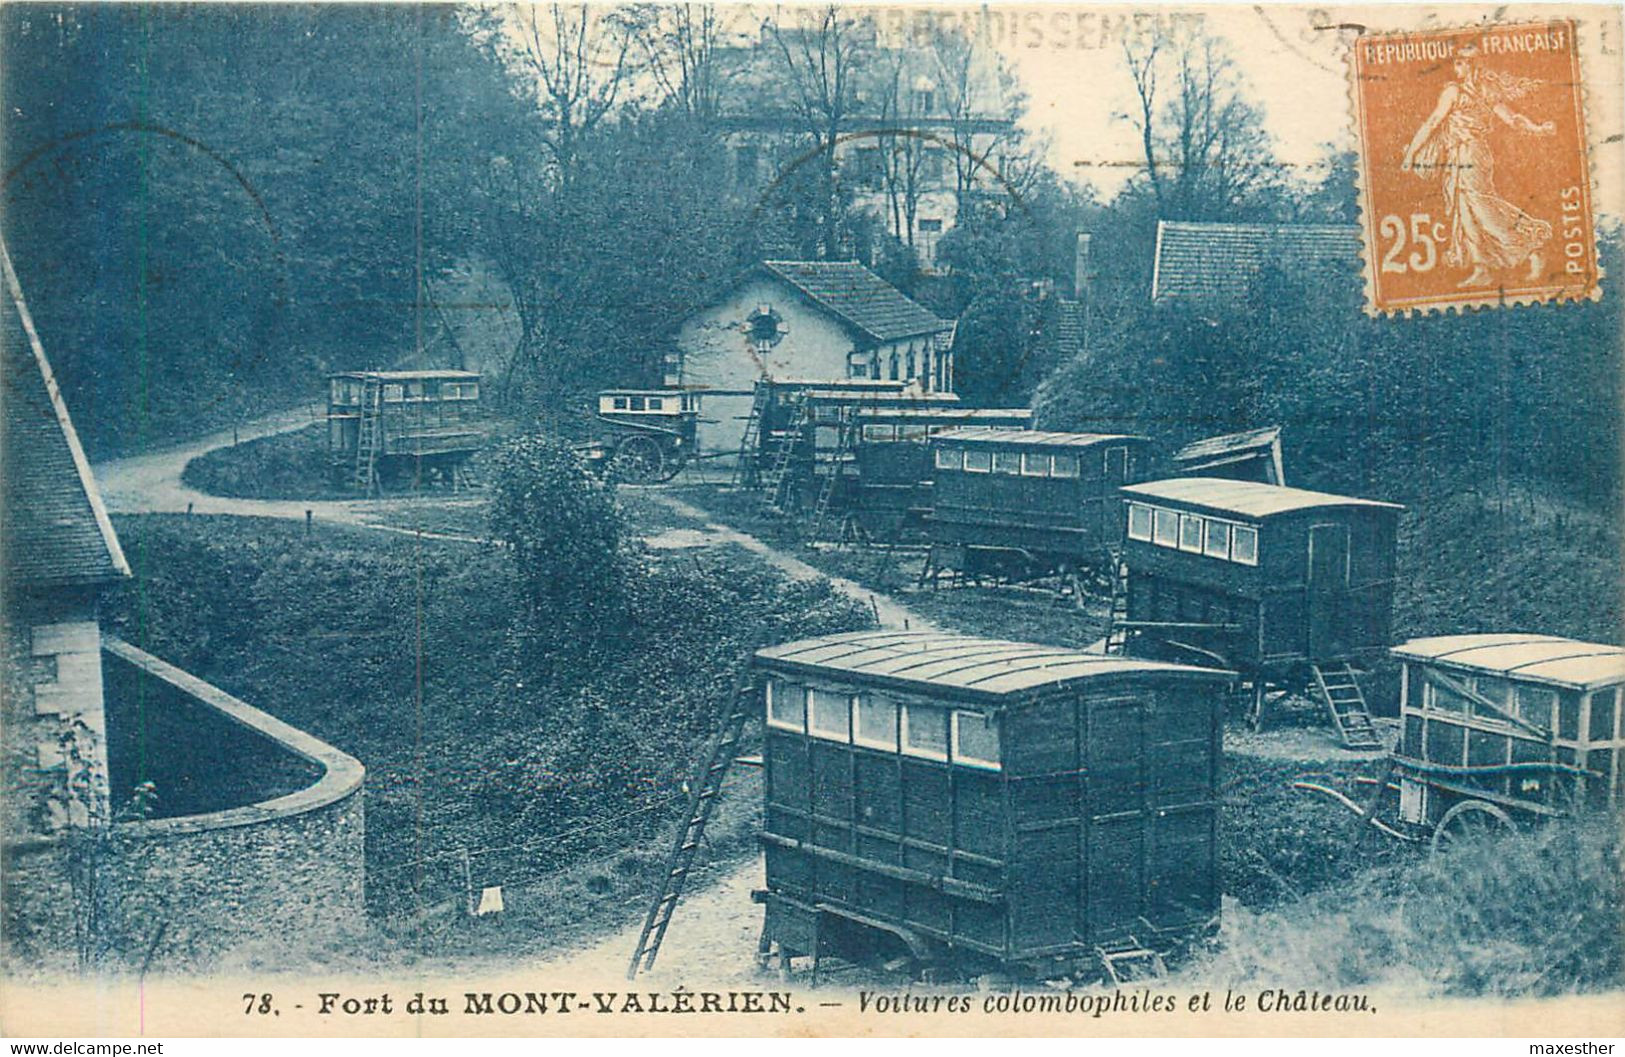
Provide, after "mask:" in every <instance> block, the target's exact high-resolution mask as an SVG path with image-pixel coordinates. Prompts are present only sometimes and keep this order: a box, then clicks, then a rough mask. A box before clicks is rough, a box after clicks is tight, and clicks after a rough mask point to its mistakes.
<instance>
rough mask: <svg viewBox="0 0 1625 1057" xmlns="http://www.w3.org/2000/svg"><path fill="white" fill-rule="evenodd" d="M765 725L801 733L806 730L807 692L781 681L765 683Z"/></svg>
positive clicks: (774, 680)
mask: <svg viewBox="0 0 1625 1057" xmlns="http://www.w3.org/2000/svg"><path fill="white" fill-rule="evenodd" d="M767 725H768V726H770V727H777V728H779V729H780V730H793V731H796V732H797V733H803V732H805V731H806V729H807V690H806V688H805V687H802V686H797V685H796V684H795V683H787V682H785V681H784V680H783V679H769V680H768V681H767Z"/></svg>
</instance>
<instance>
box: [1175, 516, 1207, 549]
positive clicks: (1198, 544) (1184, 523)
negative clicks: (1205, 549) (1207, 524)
mask: <svg viewBox="0 0 1625 1057" xmlns="http://www.w3.org/2000/svg"><path fill="white" fill-rule="evenodd" d="M1179 549H1180V550H1182V551H1193V552H1195V553H1198V554H1200V553H1201V551H1202V519H1201V518H1200V517H1198V516H1197V515H1195V514H1181V515H1179Z"/></svg>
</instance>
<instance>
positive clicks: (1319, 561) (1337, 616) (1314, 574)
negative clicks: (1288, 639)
mask: <svg viewBox="0 0 1625 1057" xmlns="http://www.w3.org/2000/svg"><path fill="white" fill-rule="evenodd" d="M1348 588H1349V529H1348V526H1347V525H1312V526H1310V528H1309V656H1310V658H1311V659H1313V660H1320V659H1325V658H1331V657H1341V656H1344V655H1345V654H1347V652H1348V638H1349V636H1348V626H1349V613H1348V602H1349V599H1348Z"/></svg>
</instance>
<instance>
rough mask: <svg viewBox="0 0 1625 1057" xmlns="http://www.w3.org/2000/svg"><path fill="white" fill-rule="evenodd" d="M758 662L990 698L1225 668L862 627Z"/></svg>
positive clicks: (782, 649) (777, 650)
mask: <svg viewBox="0 0 1625 1057" xmlns="http://www.w3.org/2000/svg"><path fill="white" fill-rule="evenodd" d="M756 660H757V661H758V663H761V664H763V665H765V666H766V667H769V668H783V669H789V670H792V671H801V672H809V673H817V672H827V673H833V674H836V675H838V676H846V677H847V678H850V679H859V680H870V679H872V680H875V681H877V682H883V683H889V684H892V685H897V686H901V687H905V688H909V689H916V690H927V691H930V690H937V691H947V692H958V693H960V694H967V695H969V694H975V695H977V696H982V697H987V698H995V699H997V698H1002V697H1005V696H1006V695H1010V694H1019V693H1023V692H1026V691H1032V690H1036V689H1040V688H1054V687H1060V686H1066V685H1069V684H1076V683H1080V682H1082V681H1084V680H1088V679H1093V678H1097V677H1100V676H1122V675H1136V674H1141V673H1149V674H1167V675H1191V676H1199V677H1203V678H1216V677H1223V676H1227V675H1229V674H1230V673H1229V672H1225V671H1222V670H1220V669H1214V668H1193V667H1190V666H1188V665H1182V664H1170V663H1167V662H1164V661H1153V660H1140V659H1137V658H1129V657H1123V656H1118V655H1115V654H1114V655H1110V656H1108V655H1106V654H1100V653H1082V652H1079V651H1077V650H1068V649H1062V648H1060V647H1056V646H1040V645H1036V644H1034V643H1030V642H1006V641H1003V640H999V639H979V638H972V637H970V636H968V635H944V634H940V633H937V632H928V631H859V632H851V633H848V634H844V635H826V636H824V637H822V638H816V639H802V640H801V641H799V642H788V643H785V644H784V645H782V646H772V647H769V648H767V649H763V650H758V651H756Z"/></svg>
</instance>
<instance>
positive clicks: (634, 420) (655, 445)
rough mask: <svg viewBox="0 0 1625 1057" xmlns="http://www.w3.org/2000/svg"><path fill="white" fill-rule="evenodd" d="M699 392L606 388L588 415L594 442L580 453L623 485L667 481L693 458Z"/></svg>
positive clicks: (694, 453) (698, 411)
mask: <svg viewBox="0 0 1625 1057" xmlns="http://www.w3.org/2000/svg"><path fill="white" fill-rule="evenodd" d="M699 418H700V394H699V393H698V392H692V391H689V390H683V389H606V390H604V391H603V392H601V393H599V394H598V410H597V413H596V414H595V415H594V416H593V425H594V431H595V433H596V434H597V438H596V439H595V440H594V441H593V443H591V444H589V445H586V446H584V448H583V449H582V454H583V455H585V456H586V457H587V459H588V460H589V461H590V462H592V463H594V464H597V465H601V466H606V467H609V468H611V469H612V470H613V471H614V473H615V474H616V475H617V476H618V477H619V478H620V479H621V480H623V481H629V482H631V483H633V484H652V483H655V482H658V481H669V480H671V479H672V478H673V477H676V476H677V475H678V474H679V473H681V472H682V470H683V467H685V466H687V465H688V462H689V460H690V459H692V458H695V457H697V455H698V451H697V449H696V431H697V430H698V423H699Z"/></svg>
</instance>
